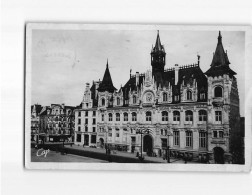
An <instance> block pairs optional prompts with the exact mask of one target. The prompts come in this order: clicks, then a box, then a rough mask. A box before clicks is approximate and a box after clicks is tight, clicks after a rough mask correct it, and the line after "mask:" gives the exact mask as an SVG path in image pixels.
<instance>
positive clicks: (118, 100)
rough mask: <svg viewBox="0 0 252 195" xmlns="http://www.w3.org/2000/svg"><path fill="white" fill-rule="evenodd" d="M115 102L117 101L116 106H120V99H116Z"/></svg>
mask: <svg viewBox="0 0 252 195" xmlns="http://www.w3.org/2000/svg"><path fill="white" fill-rule="evenodd" d="M116 101H117V105H120V98H119V97H118V98H117V99H116Z"/></svg>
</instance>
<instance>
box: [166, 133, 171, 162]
mask: <svg viewBox="0 0 252 195" xmlns="http://www.w3.org/2000/svg"><path fill="white" fill-rule="evenodd" d="M166 136H167V149H166V155H167V163H170V146H169V137H170V136H172V133H171V132H170V131H168V132H167V135H166Z"/></svg>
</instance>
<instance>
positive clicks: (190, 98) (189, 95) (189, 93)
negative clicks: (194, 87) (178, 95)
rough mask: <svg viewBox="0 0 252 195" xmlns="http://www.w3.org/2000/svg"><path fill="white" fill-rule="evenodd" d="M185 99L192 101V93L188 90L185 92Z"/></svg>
mask: <svg viewBox="0 0 252 195" xmlns="http://www.w3.org/2000/svg"><path fill="white" fill-rule="evenodd" d="M186 97H187V100H192V92H191V91H190V90H188V91H187V92H186Z"/></svg>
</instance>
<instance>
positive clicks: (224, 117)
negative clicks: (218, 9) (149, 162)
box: [75, 32, 240, 163]
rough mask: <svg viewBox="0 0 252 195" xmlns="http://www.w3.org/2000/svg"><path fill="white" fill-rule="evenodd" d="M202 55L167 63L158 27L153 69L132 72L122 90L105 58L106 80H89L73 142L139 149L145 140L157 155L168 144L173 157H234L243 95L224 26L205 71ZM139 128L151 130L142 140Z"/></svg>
mask: <svg viewBox="0 0 252 195" xmlns="http://www.w3.org/2000/svg"><path fill="white" fill-rule="evenodd" d="M199 58H200V56H198V62H197V63H196V64H192V65H186V66H179V65H177V64H175V66H174V67H173V68H169V69H165V68H164V67H165V64H166V53H165V48H164V46H163V45H162V44H161V41H160V37H159V33H158V34H157V38H156V44H155V47H154V48H152V50H151V66H152V70H147V71H146V72H145V73H143V74H139V73H138V72H136V74H135V75H131V74H130V78H129V80H128V82H127V83H126V84H125V85H124V86H123V87H121V88H120V89H119V90H117V89H116V88H115V87H114V86H113V82H112V79H111V75H110V71H109V67H108V63H107V66H106V70H105V73H104V77H103V80H102V81H96V82H93V84H92V86H90V85H89V83H87V84H86V89H85V92H84V97H83V101H82V103H81V107H79V108H77V109H76V111H75V144H77V145H84V146H85V145H86V146H96V147H104V146H105V145H107V146H109V147H112V148H113V149H117V150H121V151H128V152H137V151H140V147H141V143H142V147H143V152H144V153H147V154H148V155H155V154H156V155H157V156H160V155H162V154H163V153H164V150H165V149H166V147H167V144H169V146H170V155H171V156H174V157H183V156H186V157H188V158H195V157H196V158H201V159H202V158H203V159H204V158H208V157H210V159H214V160H215V162H216V163H223V162H224V161H227V160H228V159H230V156H231V153H232V147H233V143H232V135H234V132H235V131H237V130H238V129H239V118H240V114H239V95H238V89H237V81H236V78H235V76H234V75H236V73H235V72H234V71H233V70H231V69H230V67H229V64H230V62H229V59H228V55H227V52H225V51H224V48H223V45H222V36H221V33H220V32H219V36H218V43H217V47H216V50H215V53H214V55H213V59H212V62H209V64H210V67H209V69H208V70H207V71H206V72H205V73H203V72H202V70H201V68H200V60H199ZM139 130H148V133H147V134H143V135H142V142H141V135H140V134H137V132H139ZM168 135H169V136H168ZM167 139H169V140H167Z"/></svg>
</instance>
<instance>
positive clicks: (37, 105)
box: [31, 104, 43, 114]
mask: <svg viewBox="0 0 252 195" xmlns="http://www.w3.org/2000/svg"><path fill="white" fill-rule="evenodd" d="M34 106H35V109H36V114H39V113H40V111H41V110H42V108H43V106H41V105H39V104H34V105H32V106H31V112H32V111H33V108H34Z"/></svg>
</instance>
